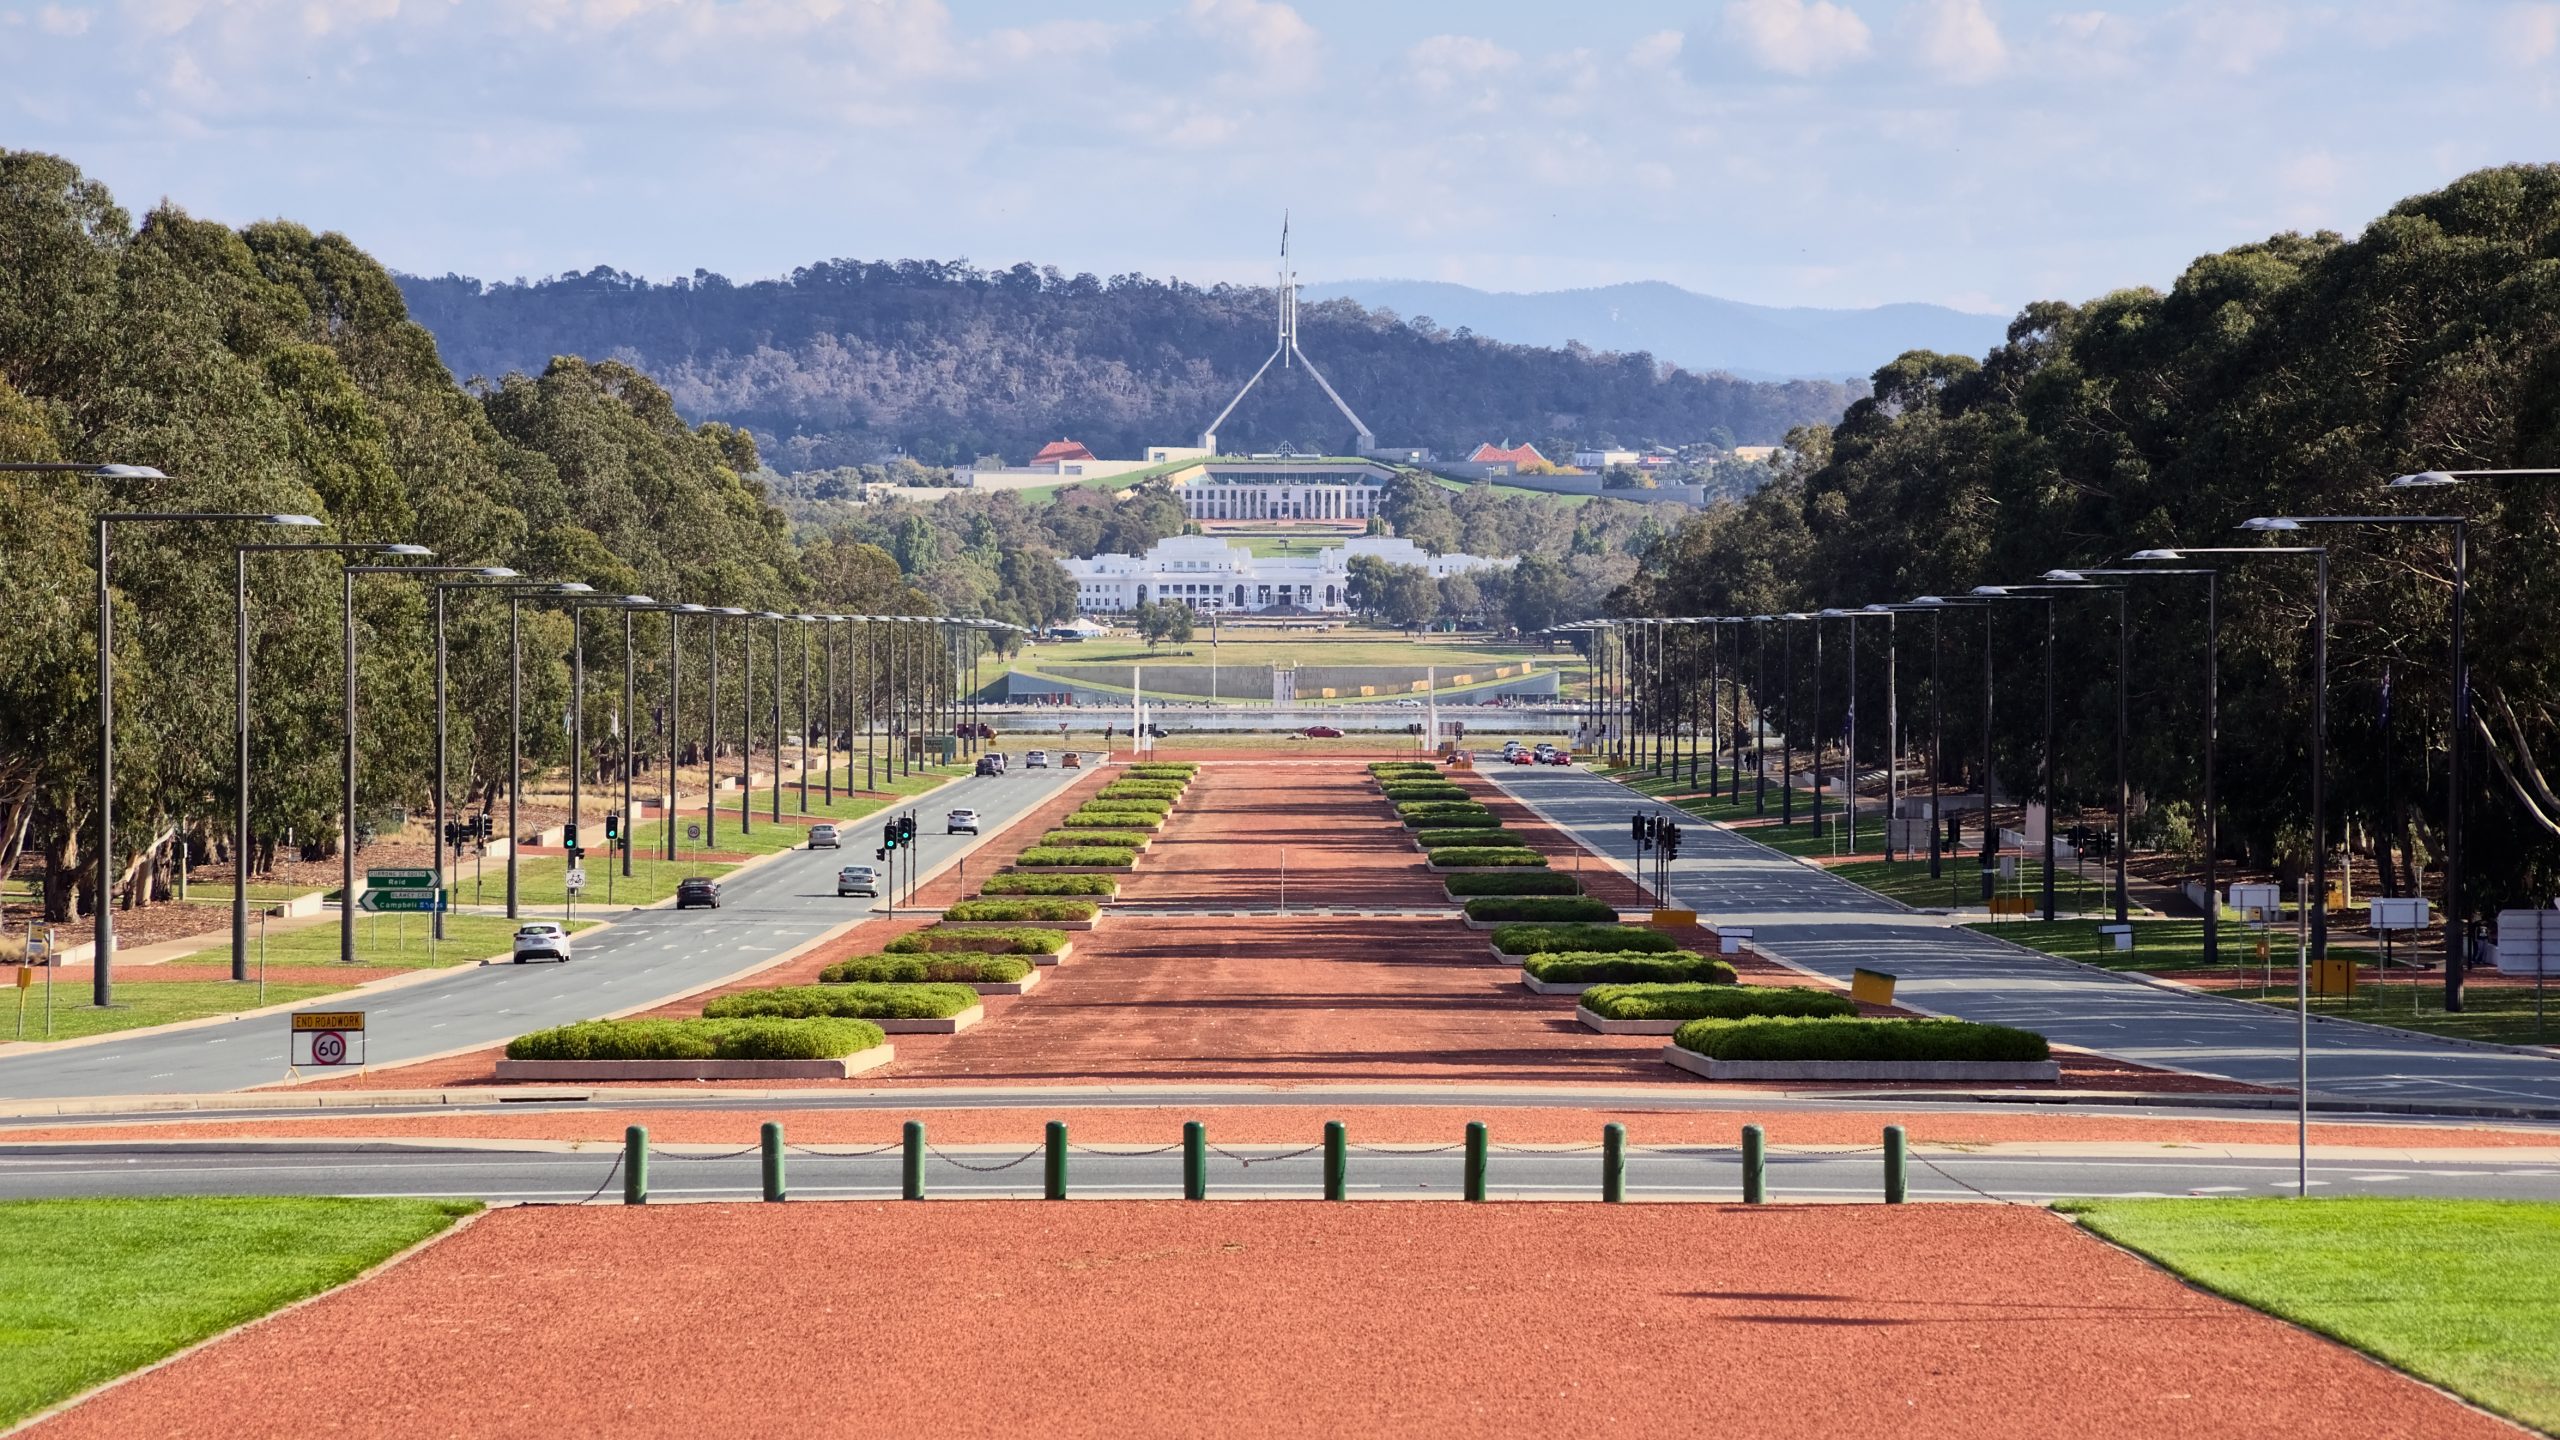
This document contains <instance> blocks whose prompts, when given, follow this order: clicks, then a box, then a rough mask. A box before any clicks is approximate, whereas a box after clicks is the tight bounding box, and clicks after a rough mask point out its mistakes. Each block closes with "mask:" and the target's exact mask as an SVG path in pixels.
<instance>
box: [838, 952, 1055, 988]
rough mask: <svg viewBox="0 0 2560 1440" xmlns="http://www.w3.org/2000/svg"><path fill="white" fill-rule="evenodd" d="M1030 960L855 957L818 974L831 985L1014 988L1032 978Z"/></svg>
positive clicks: (972, 956) (958, 956) (975, 955)
mask: <svg viewBox="0 0 2560 1440" xmlns="http://www.w3.org/2000/svg"><path fill="white" fill-rule="evenodd" d="M1036 968H1038V967H1036V966H1034V965H1033V964H1032V963H1031V962H1030V961H1028V960H1021V959H1016V958H1015V957H1013V956H1011V955H982V954H978V953H976V952H974V951H968V950H963V951H960V952H958V953H957V954H951V955H854V956H850V957H848V958H846V959H843V960H839V961H837V962H836V963H834V964H833V965H830V966H828V967H827V968H826V969H824V970H821V971H819V972H818V979H819V980H821V981H823V982H824V983H826V984H829V985H920V984H949V985H1011V984H1016V983H1019V982H1020V981H1021V979H1022V977H1023V976H1025V975H1028V974H1030V973H1031V972H1032V971H1033V970H1034V969H1036Z"/></svg>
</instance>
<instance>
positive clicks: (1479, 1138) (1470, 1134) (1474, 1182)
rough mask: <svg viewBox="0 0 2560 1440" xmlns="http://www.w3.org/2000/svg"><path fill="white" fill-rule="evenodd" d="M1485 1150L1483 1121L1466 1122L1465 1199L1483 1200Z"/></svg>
mask: <svg viewBox="0 0 2560 1440" xmlns="http://www.w3.org/2000/svg"><path fill="white" fill-rule="evenodd" d="M1486 1149H1487V1145H1486V1140H1485V1130H1484V1122H1483V1121H1481V1120H1470V1121H1468V1122H1467V1198H1468V1199H1470V1200H1482V1199H1484V1169H1485V1152H1486Z"/></svg>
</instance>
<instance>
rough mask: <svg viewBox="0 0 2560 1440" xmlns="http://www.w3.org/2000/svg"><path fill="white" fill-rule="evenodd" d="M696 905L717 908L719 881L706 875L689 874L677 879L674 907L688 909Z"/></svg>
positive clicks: (718, 904)
mask: <svg viewBox="0 0 2560 1440" xmlns="http://www.w3.org/2000/svg"><path fill="white" fill-rule="evenodd" d="M696 905H700V906H703V907H705V908H707V909H712V910H717V909H719V908H720V882H719V881H717V880H714V879H712V878H711V877H710V876H708V875H689V876H687V877H685V878H684V879H682V880H679V881H677V882H676V908H677V909H679V910H690V909H692V908H693V907H694V906H696Z"/></svg>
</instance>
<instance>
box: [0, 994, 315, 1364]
mask: <svg viewBox="0 0 2560 1440" xmlns="http://www.w3.org/2000/svg"><path fill="white" fill-rule="evenodd" d="M287 973H288V974H290V975H291V976H292V977H293V978H292V980H291V982H290V983H285V982H278V981H273V980H271V981H270V982H269V983H268V985H267V987H266V999H265V1000H264V1002H263V1003H265V1004H268V1005H279V1004H283V1003H285V1002H287V1001H301V1000H316V999H318V998H319V997H321V996H323V995H334V994H336V993H338V992H339V991H341V990H345V989H347V988H348V987H347V986H345V985H343V984H341V985H328V984H315V983H311V980H310V976H311V972H310V971H308V970H294V971H289V972H287ZM21 999H23V1000H24V1002H25V1008H24V1010H23V1011H21V1010H20V1009H19V1008H18V1007H19V1001H20V1000H21ZM0 1003H6V1004H7V1005H8V1007H9V1008H8V1009H7V1010H5V1011H0V1040H16V1039H18V1038H20V1035H19V1030H18V1020H19V1016H20V1015H21V1014H23V1015H24V1016H25V1018H26V1032H25V1036H24V1038H26V1039H28V1040H31V1041H39V1040H76V1039H79V1038H80V1037H81V1036H83V1035H104V1034H107V1033H108V1032H110V1031H116V1030H141V1029H145V1028H147V1027H149V1026H153V1025H172V1024H175V1023H177V1022H178V1021H180V1020H201V1019H204V1018H205V1017H206V1016H208V1015H237V1014H239V1013H240V1012H241V1011H243V1010H254V1009H257V1008H258V1006H259V1005H260V1003H262V1002H261V1001H260V1000H259V997H258V982H257V981H255V980H244V981H232V980H118V981H117V982H116V1003H115V1004H114V1005H113V1006H112V1007H110V1008H108V1009H105V1010H101V1009H99V1008H97V1007H96V1006H94V1005H92V1004H90V1003H89V984H88V982H87V981H85V980H82V981H77V982H70V981H59V982H56V983H55V985H54V987H53V1028H52V1030H51V1032H50V1033H48V1032H47V1031H46V1029H45V1008H44V1007H45V1001H44V975H43V972H41V971H39V972H37V975H36V983H35V986H34V987H33V988H32V989H27V990H18V991H13V992H11V994H10V998H9V999H8V1000H7V1001H6V1002H0ZM276 1028H277V1029H278V1031H279V1032H281V1031H282V1030H283V1028H284V1022H283V1021H282V1020H278V1021H277V1022H276ZM276 1078H277V1079H283V1078H284V1077H283V1076H281V1075H279V1076H277V1077H276ZM6 1313H7V1310H6V1307H0V1315H5V1314H6ZM7 1334H8V1327H7V1325H6V1324H0V1337H5V1336H6V1335H7Z"/></svg>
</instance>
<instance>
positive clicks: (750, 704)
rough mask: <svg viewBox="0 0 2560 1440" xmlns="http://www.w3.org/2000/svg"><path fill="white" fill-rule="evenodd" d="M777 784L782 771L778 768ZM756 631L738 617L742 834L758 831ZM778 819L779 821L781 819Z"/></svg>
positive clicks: (750, 622)
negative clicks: (756, 811)
mask: <svg viewBox="0 0 2560 1440" xmlns="http://www.w3.org/2000/svg"><path fill="white" fill-rule="evenodd" d="M773 779H774V783H775V784H777V785H779V784H781V783H782V768H781V767H780V766H778V765H777V766H775V767H774V774H773ZM755 808H756V627H755V620H754V617H752V616H745V615H742V616H740V617H738V833H739V834H740V835H752V834H754V833H755V829H756V816H755ZM777 818H778V817H777Z"/></svg>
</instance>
